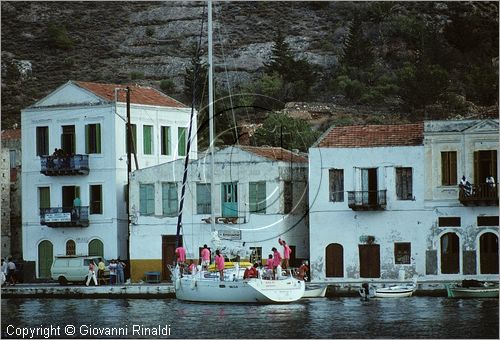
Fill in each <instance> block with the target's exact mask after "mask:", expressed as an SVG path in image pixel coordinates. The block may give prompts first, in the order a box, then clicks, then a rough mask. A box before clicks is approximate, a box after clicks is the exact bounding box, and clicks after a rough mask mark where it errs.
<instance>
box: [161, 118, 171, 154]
mask: <svg viewBox="0 0 500 340" xmlns="http://www.w3.org/2000/svg"><path fill="white" fill-rule="evenodd" d="M171 136H172V132H171V128H170V126H163V125H162V126H161V127H160V141H161V150H160V154H161V155H163V156H170V155H171V144H172V143H171V140H170V139H171Z"/></svg>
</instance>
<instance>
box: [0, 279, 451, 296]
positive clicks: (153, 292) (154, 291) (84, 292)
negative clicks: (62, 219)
mask: <svg viewBox="0 0 500 340" xmlns="http://www.w3.org/2000/svg"><path fill="white" fill-rule="evenodd" d="M315 283H316V282H315ZM321 284H328V290H327V294H326V295H327V297H347V296H359V295H358V289H359V287H360V284H342V285H341V284H331V283H321ZM378 285H380V284H378ZM387 285H390V283H387ZM414 295H420V296H446V291H445V289H444V285H443V283H442V282H425V283H419V284H418V289H417V291H416V292H415V293H414ZM1 296H2V298H27V297H36V298H51V297H53V298H118V299H120V298H173V297H175V290H174V286H173V284H172V283H171V282H168V283H154V284H151V283H132V284H125V285H102V286H85V285H83V284H74V285H71V284H70V285H66V286H61V285H59V283H20V284H16V285H15V286H7V287H3V288H2V291H1Z"/></svg>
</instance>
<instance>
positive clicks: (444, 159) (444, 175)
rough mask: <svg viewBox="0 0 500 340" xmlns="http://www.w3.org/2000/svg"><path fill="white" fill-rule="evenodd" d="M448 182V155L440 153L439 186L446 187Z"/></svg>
mask: <svg viewBox="0 0 500 340" xmlns="http://www.w3.org/2000/svg"><path fill="white" fill-rule="evenodd" d="M449 180H450V178H449V164H448V153H447V152H441V184H442V185H448V183H449Z"/></svg>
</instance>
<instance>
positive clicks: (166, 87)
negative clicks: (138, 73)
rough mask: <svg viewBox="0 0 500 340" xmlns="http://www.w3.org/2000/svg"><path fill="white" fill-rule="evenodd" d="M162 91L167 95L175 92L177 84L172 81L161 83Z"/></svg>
mask: <svg viewBox="0 0 500 340" xmlns="http://www.w3.org/2000/svg"><path fill="white" fill-rule="evenodd" d="M160 89H161V90H162V91H163V92H165V93H172V92H175V83H174V82H173V81H172V80H171V79H163V80H162V81H160Z"/></svg>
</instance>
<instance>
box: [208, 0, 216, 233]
mask: <svg viewBox="0 0 500 340" xmlns="http://www.w3.org/2000/svg"><path fill="white" fill-rule="evenodd" d="M212 52H213V51H212V0H208V127H209V141H210V143H209V146H210V168H211V171H210V179H211V180H210V206H211V209H210V210H211V218H210V223H211V230H210V231H211V232H212V233H213V232H214V231H215V204H214V197H215V185H214V175H215V165H214V144H215V138H214V131H215V130H214V129H215V124H214V89H213V68H214V65H213V58H212Z"/></svg>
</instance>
